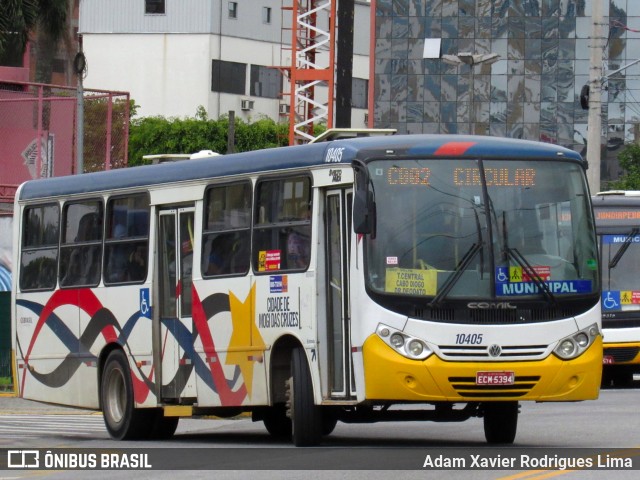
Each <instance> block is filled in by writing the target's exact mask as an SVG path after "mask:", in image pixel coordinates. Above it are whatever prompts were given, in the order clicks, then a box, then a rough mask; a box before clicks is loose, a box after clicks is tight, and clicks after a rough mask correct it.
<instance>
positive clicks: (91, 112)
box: [83, 97, 136, 172]
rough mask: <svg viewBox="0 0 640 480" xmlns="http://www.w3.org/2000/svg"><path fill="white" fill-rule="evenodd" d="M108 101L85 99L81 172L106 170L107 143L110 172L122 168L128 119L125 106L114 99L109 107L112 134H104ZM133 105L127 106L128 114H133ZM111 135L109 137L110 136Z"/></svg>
mask: <svg viewBox="0 0 640 480" xmlns="http://www.w3.org/2000/svg"><path fill="white" fill-rule="evenodd" d="M109 101H110V99H108V98H106V97H100V98H93V99H89V98H85V102H84V149H83V152H84V155H83V159H84V171H85V172H97V171H100V170H104V169H105V156H106V152H107V141H109V155H110V157H111V159H110V160H111V168H118V167H123V166H124V160H125V155H124V153H125V150H124V148H125V141H124V138H125V135H126V128H127V122H128V121H129V115H128V114H127V113H128V112H127V108H126V107H127V102H126V101H124V100H123V99H115V100H114V101H113V102H112V104H111V112H110V113H111V132H107V125H108V123H109V122H108V115H109ZM135 108H136V107H135V105H134V104H133V102H129V110H130V112H135ZM109 134H110V135H109Z"/></svg>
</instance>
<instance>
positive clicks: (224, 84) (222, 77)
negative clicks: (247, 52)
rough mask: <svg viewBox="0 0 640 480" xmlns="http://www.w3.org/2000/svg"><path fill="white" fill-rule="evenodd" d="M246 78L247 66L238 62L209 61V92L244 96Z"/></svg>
mask: <svg viewBox="0 0 640 480" xmlns="http://www.w3.org/2000/svg"><path fill="white" fill-rule="evenodd" d="M246 78H247V64H246V63H238V62H225V61H223V60H212V61H211V91H212V92H224V93H235V94H237V95H244V94H245V88H244V86H245V81H246Z"/></svg>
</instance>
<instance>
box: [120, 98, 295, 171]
mask: <svg viewBox="0 0 640 480" xmlns="http://www.w3.org/2000/svg"><path fill="white" fill-rule="evenodd" d="M228 131H229V118H228V117H226V116H223V117H221V118H220V119H218V120H212V119H210V118H208V116H207V112H206V110H205V109H204V107H202V106H201V107H198V110H197V112H196V115H195V117H187V118H165V117H161V116H156V117H143V118H138V119H133V120H131V124H130V126H129V165H130V166H134V165H142V164H143V163H144V162H143V159H142V156H143V155H157V154H163V153H195V152H198V151H200V150H213V151H214V152H217V153H223V154H224V153H227V132H228ZM288 132H289V130H288V126H287V125H285V124H278V123H276V122H275V121H273V120H271V119H269V118H261V119H259V120H257V121H255V122H253V123H247V122H245V121H243V120H241V119H237V118H236V120H235V147H234V148H235V151H236V152H245V151H249V150H259V149H263V148H273V147H280V146H286V145H288Z"/></svg>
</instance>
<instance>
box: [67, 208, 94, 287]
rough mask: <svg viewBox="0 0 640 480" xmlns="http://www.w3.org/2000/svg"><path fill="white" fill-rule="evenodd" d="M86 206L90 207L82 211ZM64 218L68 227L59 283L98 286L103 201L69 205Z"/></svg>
mask: <svg viewBox="0 0 640 480" xmlns="http://www.w3.org/2000/svg"><path fill="white" fill-rule="evenodd" d="M87 210H90V211H89V212H88V213H83V212H86V211H87ZM78 218H79V220H78ZM64 219H65V222H64V223H63V224H64V226H65V231H64V233H63V242H62V243H63V244H62V246H61V252H60V255H61V257H60V258H61V262H60V285H61V286H64V287H69V286H80V285H83V286H95V285H97V284H98V283H99V282H100V260H101V258H100V257H101V255H102V203H99V202H89V203H76V204H70V205H66V206H65V210H64ZM74 231H75V232H76V233H75V236H74V235H73V232H74ZM65 244H67V245H65Z"/></svg>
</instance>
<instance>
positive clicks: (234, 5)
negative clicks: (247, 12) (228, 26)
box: [229, 2, 238, 18]
mask: <svg viewBox="0 0 640 480" xmlns="http://www.w3.org/2000/svg"><path fill="white" fill-rule="evenodd" d="M229 18H238V2H229Z"/></svg>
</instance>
